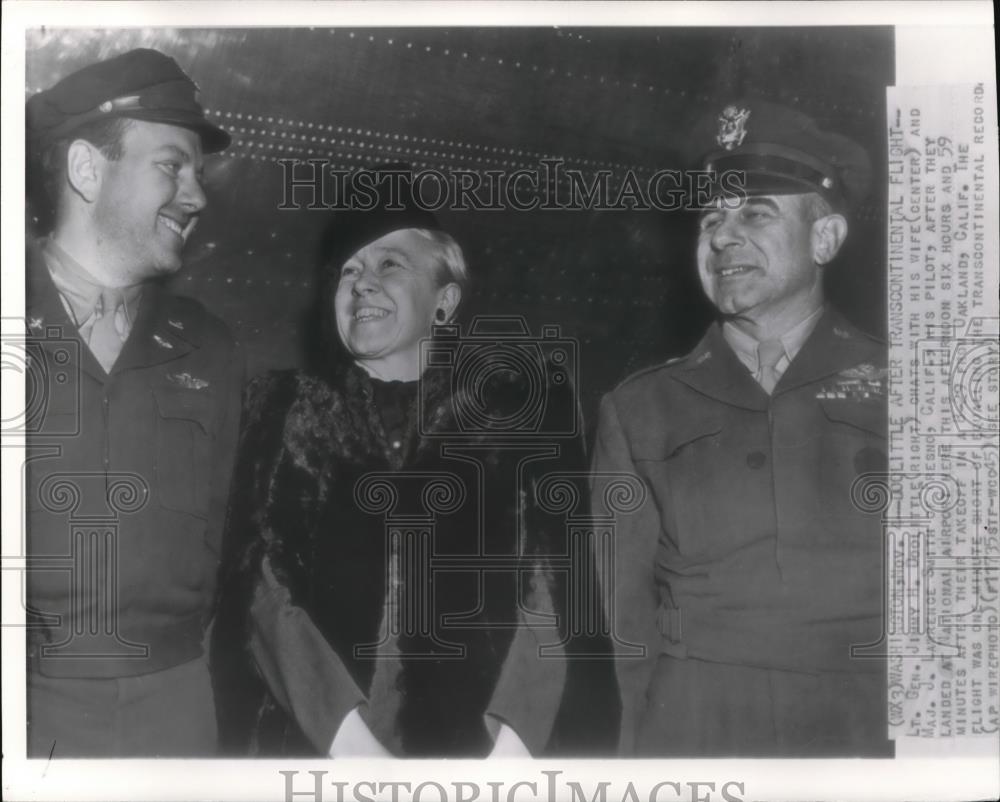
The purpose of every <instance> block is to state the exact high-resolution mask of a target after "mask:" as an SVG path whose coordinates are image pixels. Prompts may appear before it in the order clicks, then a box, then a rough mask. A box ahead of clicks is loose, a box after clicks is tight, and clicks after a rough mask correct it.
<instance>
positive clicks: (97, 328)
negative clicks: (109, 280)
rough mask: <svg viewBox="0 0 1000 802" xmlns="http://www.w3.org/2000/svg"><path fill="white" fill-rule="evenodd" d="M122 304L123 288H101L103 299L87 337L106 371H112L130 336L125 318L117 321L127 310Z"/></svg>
mask: <svg viewBox="0 0 1000 802" xmlns="http://www.w3.org/2000/svg"><path fill="white" fill-rule="evenodd" d="M121 304H122V291H121V290H118V289H113V288H107V287H106V288H104V289H103V290H101V300H100V302H99V303H98V307H97V309H96V310H95V311H94V317H93V320H94V323H93V325H92V326H91V327H90V336H89V337H88V338H87V345H88V346H89V347H90V350H91V352H92V353H93V354H94V356H95V357H96V358H97V361H98V362H100V363H101V367H102V368H104V371H105V372H106V373H110V372H111V368H112V367H113V366H114V364H115V360H116V359H118V355H119V354H120V353H121V350H122V345H123V344H124V342H125V338H126V337H127V336H128V331H127V327H126V326H125V323H124V320H122V322H120V323H119V322H118V321H117V318H119V317H122V318H124V316H125V311H124V310H123V309H120V307H121Z"/></svg>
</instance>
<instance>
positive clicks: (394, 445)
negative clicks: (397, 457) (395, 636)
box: [392, 440, 403, 451]
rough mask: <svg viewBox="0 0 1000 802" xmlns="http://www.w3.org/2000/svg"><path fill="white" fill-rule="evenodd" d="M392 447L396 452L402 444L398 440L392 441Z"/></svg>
mask: <svg viewBox="0 0 1000 802" xmlns="http://www.w3.org/2000/svg"><path fill="white" fill-rule="evenodd" d="M392 447H393V448H394V449H396V450H397V451H399V449H401V448H402V447H403V444H402V443H401V442H400V441H399V440H393V441H392Z"/></svg>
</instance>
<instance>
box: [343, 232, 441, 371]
mask: <svg viewBox="0 0 1000 802" xmlns="http://www.w3.org/2000/svg"><path fill="white" fill-rule="evenodd" d="M439 255H440V248H439V246H438V245H436V244H435V243H434V242H432V241H431V240H429V239H427V238H425V237H422V236H421V235H420V234H418V233H417V232H416V231H414V230H413V229H402V230H399V231H393V232H392V233H390V234H386V235H385V236H384V237H380V238H379V239H377V240H375V241H374V242H370V243H368V244H367V245H365V246H364V247H363V248H361V249H360V250H359V251H358V252H357V253H355V254H354V255H353V256H352V257H351V258H350V259H348V260H347V261H346V262H345V263H344V264H343V266H342V267H341V269H340V280H339V283H338V284H337V292H336V295H335V297H334V310H335V313H336V316H337V332H338V334H339V335H340V340H341V342H342V343H343V344H344V346H345V347H346V348H347V350H348V351H349V352H350V353H351V355H353V356H354V358H355V360H356V361H357V362H358V363H359V364H361V365H362V367H364V368H365V369H366V370H368V372H369V373H371V374H373V375H375V376H377V377H379V378H382V379H387V380H388V379H400V380H410V379H415V378H417V377H418V376H419V374H420V366H419V363H420V340H421V339H423V338H425V337H429V336H430V334H431V327H432V325H433V323H434V319H435V313H436V312H437V310H438V309H439V308H441V309H444V310H445V312H446V313H450V312H451V311H452V310H453V308H454V305H455V304H456V303H457V295H456V293H457V290H458V288H457V285H455V284H445V285H442V284H441V282H440V280H439V266H438V259H439Z"/></svg>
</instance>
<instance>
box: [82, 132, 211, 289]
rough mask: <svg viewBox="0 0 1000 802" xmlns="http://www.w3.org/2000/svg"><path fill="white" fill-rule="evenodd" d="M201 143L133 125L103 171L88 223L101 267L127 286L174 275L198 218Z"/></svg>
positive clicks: (191, 134)
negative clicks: (110, 269) (103, 264)
mask: <svg viewBox="0 0 1000 802" xmlns="http://www.w3.org/2000/svg"><path fill="white" fill-rule="evenodd" d="M202 171H203V158H202V149H201V140H200V138H199V137H198V135H197V134H196V133H195V132H194V131H189V130H188V129H186V128H179V127H177V126H174V125H164V124H161V123H150V122H144V121H141V120H135V121H133V123H132V124H131V125H130V126H129V127H128V129H127V130H126V131H125V133H124V135H123V139H122V155H121V157H120V158H119V159H105V160H103V161H102V163H101V176H100V186H99V188H98V190H97V194H96V197H95V199H94V205H93V214H92V223H93V227H94V234H95V235H96V237H97V240H98V243H99V247H100V251H101V253H102V256H103V257H104V259H105V260H106V264H108V265H114V266H115V272H116V273H117V274H118V276H119V278H120V279H121V280H122V283H125V284H130V283H137V282H139V281H143V280H145V279H148V278H152V277H154V276H158V275H166V274H170V273H173V272H175V271H176V270H177V269H178V268H180V266H181V250H182V248H183V247H184V243H185V242H186V241H187V238H188V236H189V235H190V233H191V231H192V229H193V228H194V224H195V221H196V219H197V217H198V214H199V212H201V210H202V209H203V208H204V207H205V194H204V192H203V191H202V188H201V178H202Z"/></svg>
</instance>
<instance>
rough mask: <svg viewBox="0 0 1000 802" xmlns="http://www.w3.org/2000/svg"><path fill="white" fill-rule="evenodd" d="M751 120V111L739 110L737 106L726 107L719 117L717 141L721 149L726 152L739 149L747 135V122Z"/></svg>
mask: <svg viewBox="0 0 1000 802" xmlns="http://www.w3.org/2000/svg"><path fill="white" fill-rule="evenodd" d="M749 119H750V109H738V108H736V106H726V107H725V108H724V109H723V110H722V114H720V115H719V133H718V135H717V136H716V137H715V141H716V142H717V143H718V145H719V147H721V148H725V149H726V150H732V149H733V148H738V147H739V146H740V145H742V144H743V140H744V139H746V135H747V120H749Z"/></svg>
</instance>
